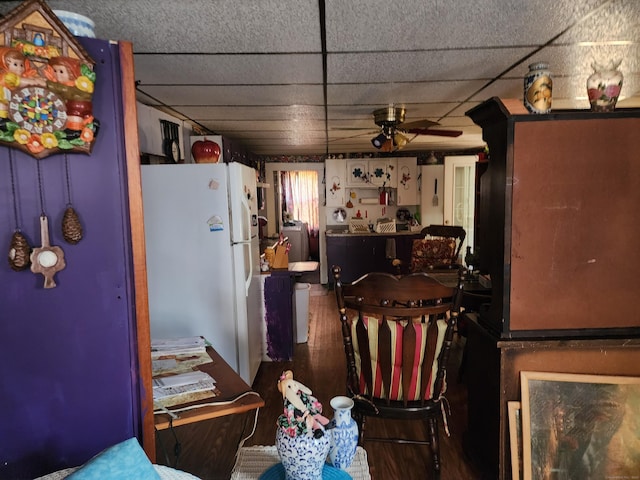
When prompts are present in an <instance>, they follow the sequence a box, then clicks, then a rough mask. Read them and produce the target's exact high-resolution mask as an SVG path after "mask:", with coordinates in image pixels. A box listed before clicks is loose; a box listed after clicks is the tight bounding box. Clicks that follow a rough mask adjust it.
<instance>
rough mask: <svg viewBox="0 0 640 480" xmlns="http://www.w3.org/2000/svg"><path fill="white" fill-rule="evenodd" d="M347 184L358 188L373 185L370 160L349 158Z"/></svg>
mask: <svg viewBox="0 0 640 480" xmlns="http://www.w3.org/2000/svg"><path fill="white" fill-rule="evenodd" d="M346 176H347V185H348V186H350V187H356V188H366V187H371V186H372V185H371V182H370V180H369V162H368V160H366V159H361V158H358V159H352V160H347V174H346Z"/></svg>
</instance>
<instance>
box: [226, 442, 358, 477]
mask: <svg viewBox="0 0 640 480" xmlns="http://www.w3.org/2000/svg"><path fill="white" fill-rule="evenodd" d="M279 462H280V457H279V456H278V452H277V451H276V447H275V446H273V445H271V446H255V447H243V448H241V449H240V451H239V452H238V459H237V461H236V464H235V466H234V467H233V471H232V472H231V480H258V479H259V478H260V475H262V473H264V471H265V470H267V469H268V468H269V467H271V466H273V465H275V464H276V463H279ZM347 473H348V474H349V475H351V478H353V480H371V474H370V473H369V463H368V461H367V452H366V451H365V449H364V448H362V447H358V448H357V450H356V456H355V458H354V459H353V463H352V464H351V466H350V467H349V468H348V469H347Z"/></svg>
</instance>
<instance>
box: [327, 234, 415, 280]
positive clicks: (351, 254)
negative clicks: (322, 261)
mask: <svg viewBox="0 0 640 480" xmlns="http://www.w3.org/2000/svg"><path fill="white" fill-rule="evenodd" d="M334 232H335V233H334ZM326 237H327V267H328V271H327V274H328V279H329V283H332V282H333V274H332V271H331V268H332V267H333V266H334V265H335V266H339V267H340V269H341V275H340V278H341V279H342V281H343V282H353V281H354V280H356V279H358V278H360V277H361V276H362V275H364V274H365V273H367V272H387V273H405V272H407V271H408V270H409V267H410V265H411V250H412V246H413V242H414V240H417V239H420V238H422V235H421V234H420V232H412V231H410V230H402V231H400V232H386V233H375V232H371V233H349V232H348V231H344V230H341V231H335V230H327V232H326Z"/></svg>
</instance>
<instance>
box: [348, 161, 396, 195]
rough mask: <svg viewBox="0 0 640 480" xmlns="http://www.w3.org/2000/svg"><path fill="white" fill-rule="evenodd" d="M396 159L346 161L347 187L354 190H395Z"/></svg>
mask: <svg viewBox="0 0 640 480" xmlns="http://www.w3.org/2000/svg"><path fill="white" fill-rule="evenodd" d="M397 172H398V159H397V158H369V159H366V158H362V159H350V160H347V173H346V177H347V185H348V186H349V187H354V188H378V187H383V186H384V187H388V188H397V185H398V173H397Z"/></svg>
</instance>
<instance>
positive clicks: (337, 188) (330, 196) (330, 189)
mask: <svg viewBox="0 0 640 480" xmlns="http://www.w3.org/2000/svg"><path fill="white" fill-rule="evenodd" d="M324 168H325V170H324V172H325V173H324V175H325V192H326V193H325V195H326V199H327V207H343V206H344V204H345V202H346V198H345V188H346V181H345V178H344V175H345V172H346V169H345V161H344V160H343V159H339V158H328V159H327V160H325V163H324Z"/></svg>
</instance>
